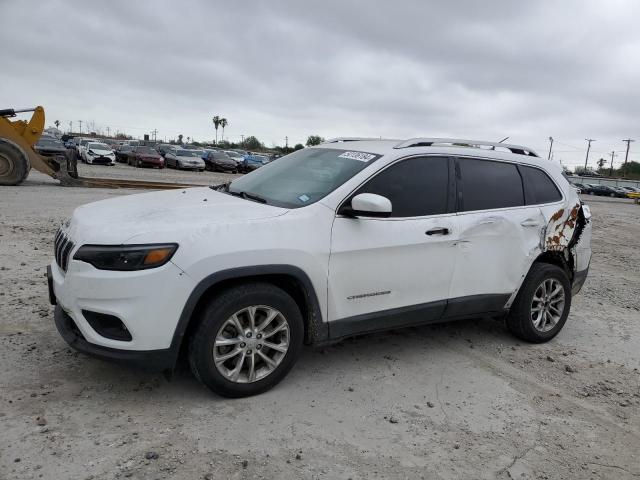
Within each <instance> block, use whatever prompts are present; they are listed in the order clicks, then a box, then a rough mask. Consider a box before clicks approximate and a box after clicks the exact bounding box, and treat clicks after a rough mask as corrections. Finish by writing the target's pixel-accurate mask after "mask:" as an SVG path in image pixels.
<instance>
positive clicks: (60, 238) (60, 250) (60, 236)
mask: <svg viewBox="0 0 640 480" xmlns="http://www.w3.org/2000/svg"><path fill="white" fill-rule="evenodd" d="M74 246H75V245H74V243H73V242H72V241H71V240H70V239H69V237H67V236H66V235H65V234H64V232H63V231H62V229H60V230H58V233H56V238H55V240H54V241H53V250H54V255H55V258H56V263H57V264H58V266H59V267H60V268H61V269H62V270H63V271H64V272H66V271H67V267H68V266H69V255H70V254H71V250H73V247H74Z"/></svg>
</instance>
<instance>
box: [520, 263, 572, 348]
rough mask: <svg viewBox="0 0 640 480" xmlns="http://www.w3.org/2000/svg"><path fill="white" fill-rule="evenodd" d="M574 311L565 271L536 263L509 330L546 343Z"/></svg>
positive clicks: (537, 341)
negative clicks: (570, 311) (571, 311)
mask: <svg viewBox="0 0 640 480" xmlns="http://www.w3.org/2000/svg"><path fill="white" fill-rule="evenodd" d="M570 309H571V284H570V282H569V279H568V278H567V274H566V273H565V272H564V270H562V269H561V268H559V267H557V266H555V265H550V264H548V263H534V264H533V266H532V267H531V270H530V271H529V274H528V275H527V277H526V278H525V280H524V282H523V284H522V287H521V288H520V291H519V292H518V295H517V296H516V299H515V301H514V303H513V305H512V306H511V310H510V312H509V316H508V317H507V327H508V328H509V330H510V331H511V333H513V334H514V335H515V336H516V337H518V338H520V339H522V340H526V341H528V342H532V343H542V342H547V341H549V340H551V339H552V338H553V337H555V336H556V335H557V334H558V333H559V332H560V330H562V327H563V326H564V324H565V323H566V321H567V316H568V315H569V310H570Z"/></svg>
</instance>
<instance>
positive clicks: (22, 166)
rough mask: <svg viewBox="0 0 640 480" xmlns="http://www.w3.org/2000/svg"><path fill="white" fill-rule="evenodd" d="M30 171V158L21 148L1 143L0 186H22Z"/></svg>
mask: <svg viewBox="0 0 640 480" xmlns="http://www.w3.org/2000/svg"><path fill="white" fill-rule="evenodd" d="M30 169H31V164H30V163H29V158H28V157H27V155H26V154H25V153H24V152H23V151H22V150H21V149H20V148H18V147H16V146H14V145H12V144H10V143H5V142H1V141H0V185H19V184H21V183H22V182H23V181H24V179H25V178H27V175H29V170H30Z"/></svg>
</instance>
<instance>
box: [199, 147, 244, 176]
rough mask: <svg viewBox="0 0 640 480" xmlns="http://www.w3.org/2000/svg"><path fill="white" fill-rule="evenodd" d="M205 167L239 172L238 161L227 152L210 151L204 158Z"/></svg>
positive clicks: (213, 170) (215, 170)
mask: <svg viewBox="0 0 640 480" xmlns="http://www.w3.org/2000/svg"><path fill="white" fill-rule="evenodd" d="M204 164H205V168H206V169H207V170H211V171H212V172H231V173H237V172H238V162H236V161H235V160H234V159H233V158H231V157H230V156H229V155H227V154H226V153H225V152H221V151H218V152H215V151H211V152H209V153H208V154H207V155H206V157H205V158H204Z"/></svg>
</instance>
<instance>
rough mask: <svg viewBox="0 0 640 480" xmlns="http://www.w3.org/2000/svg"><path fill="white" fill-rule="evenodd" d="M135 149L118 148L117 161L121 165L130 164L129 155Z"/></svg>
mask: <svg viewBox="0 0 640 480" xmlns="http://www.w3.org/2000/svg"><path fill="white" fill-rule="evenodd" d="M131 150H133V147H132V146H131V145H120V146H119V147H118V148H116V151H115V153H116V161H118V162H120V163H128V160H129V153H131Z"/></svg>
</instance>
